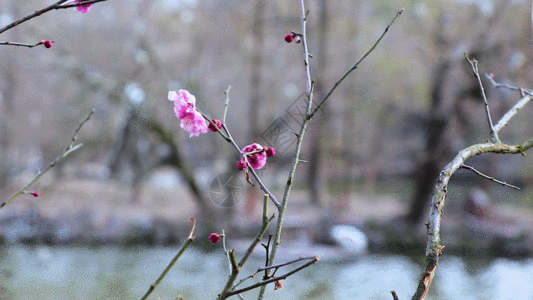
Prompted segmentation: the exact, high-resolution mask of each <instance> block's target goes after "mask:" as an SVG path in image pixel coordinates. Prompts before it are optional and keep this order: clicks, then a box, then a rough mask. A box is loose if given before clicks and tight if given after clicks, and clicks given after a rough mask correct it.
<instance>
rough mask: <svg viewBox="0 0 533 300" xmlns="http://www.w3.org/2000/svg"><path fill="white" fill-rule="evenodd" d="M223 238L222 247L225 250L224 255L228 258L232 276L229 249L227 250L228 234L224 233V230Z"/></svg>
mask: <svg viewBox="0 0 533 300" xmlns="http://www.w3.org/2000/svg"><path fill="white" fill-rule="evenodd" d="M221 236H222V247H223V248H224V254H225V255H226V256H227V257H228V268H229V273H230V274H231V261H230V258H229V253H228V249H227V248H226V233H225V232H224V229H222V234H221Z"/></svg>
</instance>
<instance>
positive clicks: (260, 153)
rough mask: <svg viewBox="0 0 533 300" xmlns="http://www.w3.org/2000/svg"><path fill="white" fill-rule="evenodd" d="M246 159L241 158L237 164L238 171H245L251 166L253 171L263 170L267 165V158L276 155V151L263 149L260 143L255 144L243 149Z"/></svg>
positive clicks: (267, 148)
mask: <svg viewBox="0 0 533 300" xmlns="http://www.w3.org/2000/svg"><path fill="white" fill-rule="evenodd" d="M242 152H243V153H244V154H245V156H246V158H244V156H243V157H241V160H239V161H238V162H237V169H239V170H244V169H245V168H246V166H247V165H248V164H249V165H250V167H252V169H261V168H262V167H264V166H265V165H266V162H267V157H271V156H274V155H276V149H274V148H273V147H263V146H261V145H259V144H258V143H253V144H251V145H248V146H246V147H244V148H243V149H242Z"/></svg>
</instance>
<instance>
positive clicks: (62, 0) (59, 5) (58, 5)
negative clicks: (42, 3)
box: [0, 0, 107, 33]
mask: <svg viewBox="0 0 533 300" xmlns="http://www.w3.org/2000/svg"><path fill="white" fill-rule="evenodd" d="M67 1H68V0H60V1H57V2H56V3H54V4H52V5H50V6H47V7H45V8H43V9H41V10H38V11H36V12H34V13H32V14H29V15H27V16H25V17H23V18H21V19H18V20H16V21H15V22H12V23H10V24H8V25H6V26H4V27H2V28H0V33H2V32H4V31H7V30H9V29H11V28H13V27H15V26H18V25H20V24H22V23H24V22H26V21H29V20H31V19H33V18H35V17H38V16H40V15H42V14H44V13H46V12H49V11H51V10H55V9H65V8H70V7H76V6H82V5H87V4H94V3H97V2H103V1H107V0H90V1H85V2H80V3H73V4H66V5H62V4H63V3H65V2H67Z"/></svg>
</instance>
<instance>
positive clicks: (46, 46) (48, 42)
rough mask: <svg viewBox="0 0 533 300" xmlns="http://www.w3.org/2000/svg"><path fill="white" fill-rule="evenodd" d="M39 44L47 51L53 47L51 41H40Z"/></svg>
mask: <svg viewBox="0 0 533 300" xmlns="http://www.w3.org/2000/svg"><path fill="white" fill-rule="evenodd" d="M41 44H43V45H44V47H45V48H47V49H49V48H52V47H54V41H51V40H41Z"/></svg>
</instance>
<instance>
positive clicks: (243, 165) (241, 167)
mask: <svg viewBox="0 0 533 300" xmlns="http://www.w3.org/2000/svg"><path fill="white" fill-rule="evenodd" d="M245 168H246V162H245V161H244V159H242V160H239V161H238V162H237V169H239V171H242V170H244V169H245Z"/></svg>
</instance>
